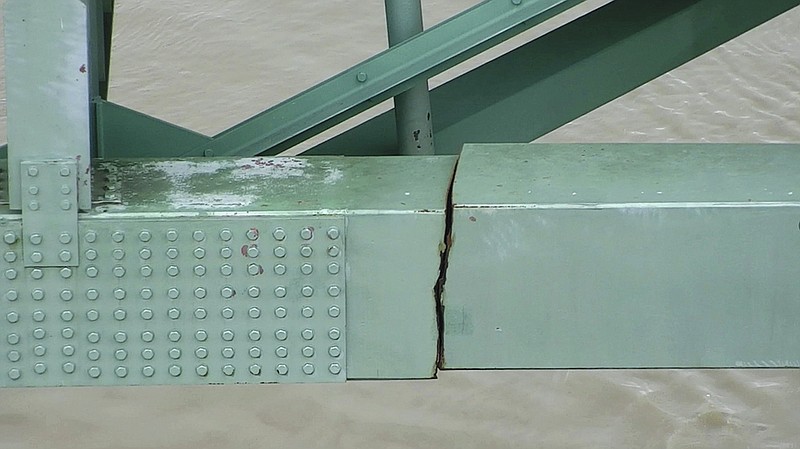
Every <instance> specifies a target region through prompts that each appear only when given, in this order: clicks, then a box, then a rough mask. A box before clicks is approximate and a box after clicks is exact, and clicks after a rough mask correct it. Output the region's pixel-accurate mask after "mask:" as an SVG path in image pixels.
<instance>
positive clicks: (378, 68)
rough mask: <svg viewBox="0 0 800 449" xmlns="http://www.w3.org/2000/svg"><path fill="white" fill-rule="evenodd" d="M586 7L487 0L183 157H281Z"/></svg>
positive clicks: (556, 0)
mask: <svg viewBox="0 0 800 449" xmlns="http://www.w3.org/2000/svg"><path fill="white" fill-rule="evenodd" d="M582 1H583V0H488V1H486V2H484V3H481V4H479V5H477V6H475V7H473V8H471V9H469V10H467V11H465V12H463V13H461V14H459V15H457V16H455V17H453V18H452V19H450V20H448V21H446V22H443V23H441V24H439V25H438V26H436V27H433V28H431V29H429V30H427V31H425V32H424V33H422V34H420V35H418V36H416V37H414V38H412V39H409V40H408V41H405V42H403V43H402V44H400V45H397V46H395V47H392V48H391V49H389V50H387V51H385V52H383V53H380V54H378V55H376V56H374V57H373V58H370V59H368V60H367V61H365V62H363V63H361V64H358V65H356V66H354V67H352V68H350V69H348V70H345V71H344V72H342V73H340V74H339V75H336V76H334V77H333V78H331V79H329V80H327V81H325V82H323V83H321V84H319V85H317V86H315V87H313V88H311V89H309V90H307V91H305V92H303V93H301V94H299V95H297V96H295V97H293V98H291V99H289V100H286V101H285V102H283V103H281V104H279V105H277V106H275V107H274V108H272V109H269V110H267V111H265V112H262V113H261V114H258V115H256V116H254V117H252V118H250V119H248V120H246V121H244V122H243V123H241V124H239V125H236V126H234V127H233V128H231V129H228V130H227V131H223V132H222V133H220V134H218V135H216V136H214V138H213V140H212V141H211V142H210V143H209V144H208V145H203V146H200V147H197V148H195V149H194V150H193V151H189V152H186V153H185V154H184V155H185V156H199V155H202V154H203V152H204V151H205V150H211V151H213V153H214V154H215V155H219V156H223V155H255V154H259V153H262V152H263V153H265V154H277V153H279V152H281V151H283V150H285V149H287V148H290V147H292V146H294V145H296V144H298V143H300V142H302V141H304V140H305V139H307V138H309V137H311V136H313V135H315V134H318V133H319V132H321V131H324V130H325V129H328V128H329V127H331V126H333V125H335V124H337V123H341V122H342V121H344V120H346V119H348V118H350V117H352V116H354V115H356V114H358V113H360V112H362V111H364V110H366V109H368V108H370V107H372V106H374V105H376V104H378V103H380V102H381V101H383V100H386V99H388V98H391V97H392V96H394V95H397V94H399V93H401V92H404V91H406V90H408V88H409V87H411V86H413V85H415V84H418V83H419V82H420V81H421V80H424V79H427V78H429V77H431V76H433V75H436V74H438V73H441V72H443V71H444V70H446V69H448V68H450V67H453V66H454V65H456V64H458V63H459V62H462V61H464V60H466V59H468V58H469V57H471V56H474V55H476V54H478V53H480V52H481V51H483V50H485V49H487V48H489V47H491V46H493V45H496V44H498V43H500V42H502V41H504V40H506V39H508V38H510V37H512V36H514V35H516V34H518V33H520V32H522V31H524V30H526V29H528V28H530V27H532V26H534V25H536V24H539V23H541V22H543V21H545V20H547V19H549V18H551V17H553V16H555V15H557V14H559V13H561V12H563V11H564V10H566V9H569V8H571V7H573V6H575V5H576V4H579V3H581V2H582Z"/></svg>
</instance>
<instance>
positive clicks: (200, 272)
mask: <svg viewBox="0 0 800 449" xmlns="http://www.w3.org/2000/svg"><path fill="white" fill-rule="evenodd" d="M194 274H195V276H199V277H203V276H205V275H206V267H204V266H202V265H197V266H196V267H194Z"/></svg>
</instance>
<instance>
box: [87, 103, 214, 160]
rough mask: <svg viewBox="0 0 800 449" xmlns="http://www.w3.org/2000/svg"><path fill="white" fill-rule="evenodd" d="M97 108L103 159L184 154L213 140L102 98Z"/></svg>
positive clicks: (98, 132)
mask: <svg viewBox="0 0 800 449" xmlns="http://www.w3.org/2000/svg"><path fill="white" fill-rule="evenodd" d="M95 108H96V112H97V152H98V156H100V157H102V158H107V159H114V158H143V157H160V156H163V155H165V154H180V153H183V152H185V151H189V150H191V149H192V148H195V147H197V146H199V145H203V144H204V143H207V142H208V141H209V140H210V137H207V136H204V135H202V134H200V133H196V132H194V131H191V130H188V129H185V128H182V127H180V126H177V125H173V124H171V123H168V122H165V121H163V120H159V119H157V118H155V117H151V116H149V115H146V114H143V113H141V112H138V111H134V110H133V109H128V108H126V107H124V106H120V105H118V104H115V103H112V102H109V101H105V100H102V99H99V98H98V99H95Z"/></svg>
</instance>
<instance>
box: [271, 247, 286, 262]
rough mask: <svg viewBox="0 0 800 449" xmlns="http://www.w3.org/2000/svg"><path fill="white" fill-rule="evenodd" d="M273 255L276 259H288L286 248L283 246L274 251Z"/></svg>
mask: <svg viewBox="0 0 800 449" xmlns="http://www.w3.org/2000/svg"><path fill="white" fill-rule="evenodd" d="M273 254H275V257H277V258H279V259H282V258H284V257H286V248H284V247H282V246H278V247H277V248H275V250H274V251H273Z"/></svg>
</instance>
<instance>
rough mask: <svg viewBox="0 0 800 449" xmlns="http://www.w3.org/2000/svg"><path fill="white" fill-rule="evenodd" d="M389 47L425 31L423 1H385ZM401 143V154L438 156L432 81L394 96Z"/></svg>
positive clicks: (424, 82)
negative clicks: (434, 130) (436, 154)
mask: <svg viewBox="0 0 800 449" xmlns="http://www.w3.org/2000/svg"><path fill="white" fill-rule="evenodd" d="M385 4H386V25H387V29H388V31H389V46H390V47H391V46H394V45H397V44H399V43H400V42H403V41H404V40H406V39H409V38H411V37H413V36H415V35H417V34H419V33H421V32H422V4H421V0H385ZM394 114H395V121H396V122H397V144H398V147H399V149H400V154H404V155H425V154H434V148H433V126H432V125H431V100H430V96H429V95H428V81H427V80H425V81H422V82H420V83H419V84H417V85H415V86H414V87H412V88H411V89H409V90H407V91H405V92H403V93H402V94H400V95H397V96H396V97H394Z"/></svg>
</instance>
